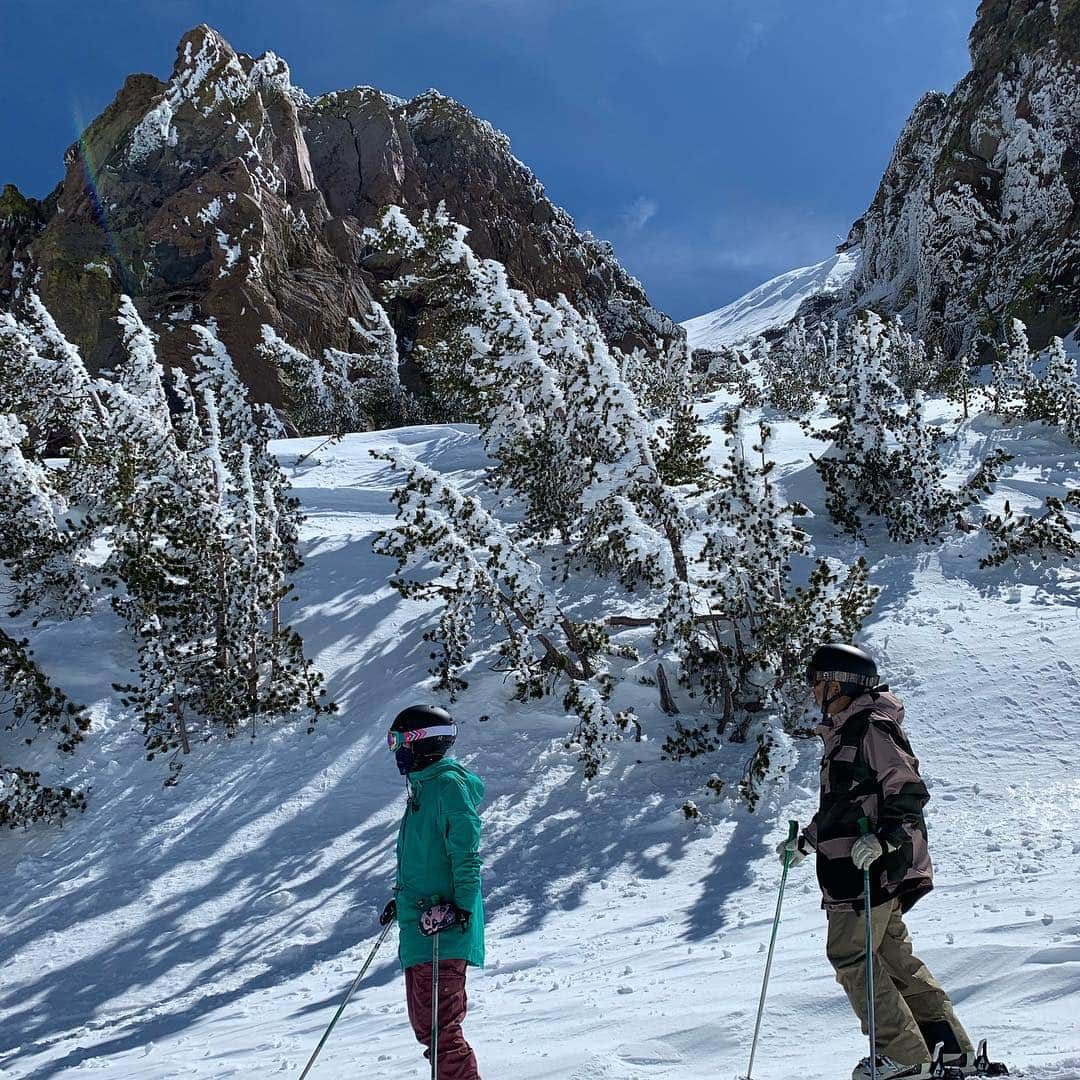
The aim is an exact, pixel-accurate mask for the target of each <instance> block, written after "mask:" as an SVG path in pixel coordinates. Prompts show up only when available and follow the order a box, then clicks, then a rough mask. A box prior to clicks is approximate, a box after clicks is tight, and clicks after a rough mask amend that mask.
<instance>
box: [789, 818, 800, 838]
mask: <svg viewBox="0 0 1080 1080" xmlns="http://www.w3.org/2000/svg"><path fill="white" fill-rule="evenodd" d="M798 835H799V823H798V822H797V821H796V820H795V819H794V818H792V819H791V820H790V821H789V822H788V823H787V838H788V839H789V840H794V839H795V837H797V836H798Z"/></svg>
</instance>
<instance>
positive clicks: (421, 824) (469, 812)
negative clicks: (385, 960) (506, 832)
mask: <svg viewBox="0 0 1080 1080" xmlns="http://www.w3.org/2000/svg"><path fill="white" fill-rule="evenodd" d="M409 785H410V787H411V788H412V794H411V797H410V799H409V802H408V805H407V806H406V807H405V815H404V817H402V819H401V827H400V828H399V829H398V839H397V882H396V884H395V886H394V892H395V895H396V899H397V920H398V927H399V929H400V931H401V932H400V935H399V937H398V958H399V959H400V961H401V966H402V967H403V968H409V967H412V966H413V965H414V964H424V963H430V962H431V947H432V941H431V938H429V937H424V935H423V934H421V933H420V925H419V921H420V913H421V912H422V911H423V910H424V909H425V908H427V907H430V906H431V905H432V904H437V903H445V902H446V901H452V902H453V903H454V904H456V905H457V906H458V907H459V908H462V909H463V910H465V911H468V912H470V913H471V915H472V918H471V920H470V922H469V928H468V930H465V931H463V930H462V929H461V928H460V927H456V926H455V927H453V928H451V929H450V930H444V931H443V932H442V933H441V934H440V935H439V958H440V959H441V960H465V961H467V962H468V963H470V964H473V965H475V966H476V967H483V964H484V907H483V901H482V899H481V896H480V815H479V814H478V813H477V807H478V806H479V805H480V801H481V799H483V797H484V782H483V781H482V780H481V779H480V777H478V776H474V775H473V774H472V773H471V772H469V770H468V769H466V768H465V766H464V765H461V764H459V763H458V762H457V761H455V760H454V759H453V758H443V759H442V760H441V761H436V762H435V763H434V764H432V765H429V766H428V767H427V768H426V769H421V770H420V771H419V772H415V773H410V774H409Z"/></svg>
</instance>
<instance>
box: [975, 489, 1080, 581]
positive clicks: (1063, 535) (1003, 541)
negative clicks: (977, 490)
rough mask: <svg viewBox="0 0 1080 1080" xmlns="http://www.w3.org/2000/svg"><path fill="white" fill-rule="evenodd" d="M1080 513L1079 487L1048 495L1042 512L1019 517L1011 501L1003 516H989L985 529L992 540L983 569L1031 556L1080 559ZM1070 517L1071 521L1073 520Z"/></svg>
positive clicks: (1033, 557) (982, 565) (986, 519)
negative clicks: (1078, 518)
mask: <svg viewBox="0 0 1080 1080" xmlns="http://www.w3.org/2000/svg"><path fill="white" fill-rule="evenodd" d="M1078 514H1080V488H1074V489H1072V490H1070V491H1067V492H1065V494H1064V495H1062V496H1057V495H1048V496H1047V497H1046V499H1045V500H1044V503H1043V509H1042V513H1040V514H1038V515H1036V514H1017V513H1016V512H1015V511H1014V510H1013V508H1012V506H1011V505H1010V504H1009V502H1008V501H1006V503H1005V507H1004V510H1003V512H1002V513H1001V514H992V515H991V514H988V515H987V516H986V517H985V518H984V519H983V528H984V529H985V530H986V534H987V536H988V537H989V538H990V541H991V547H990V551H989V553H988V554H986V555H985V556H983V558H982V559H980V560H979V566H980V568H983V569H985V568H986V567H989V566H1001V565H1002V564H1004V563H1006V562H1008V561H1009V560H1010V559H1021V558H1024V557H1030V558H1031V559H1033V560H1034V559H1038V560H1040V561H1045V560H1047V559H1049V558H1050V556H1051V555H1060V556H1061V557H1062V558H1065V559H1075V558H1076V557H1077V556H1080V538H1078V533H1077V526H1078V525H1080V522H1078V521H1077V520H1076V519H1077V516H1078ZM1070 517H1071V518H1072V520H1070Z"/></svg>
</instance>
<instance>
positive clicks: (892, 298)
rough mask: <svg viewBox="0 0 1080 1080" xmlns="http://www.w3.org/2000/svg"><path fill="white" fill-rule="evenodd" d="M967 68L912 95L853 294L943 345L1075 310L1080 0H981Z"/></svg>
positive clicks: (980, 342)
mask: <svg viewBox="0 0 1080 1080" xmlns="http://www.w3.org/2000/svg"><path fill="white" fill-rule="evenodd" d="M970 48H971V58H972V70H971V71H970V72H969V73H968V75H966V76H965V77H964V79H962V80H961V81H960V82H959V83H958V84H957V86H956V87H955V89H954V90H953V91H952V93H950V94H948V95H944V94H927V95H926V96H925V97H924V98H923V99H922V100H921V101H920V102H919V104H918V105H917V106H916V107H915V110H914V112H913V113H912V115H911V118H910V119H909V120H908V122H907V125H906V126H905V128H904V130H903V132H902V133H901V135H900V138H899V140H898V142H897V144H896V148H895V150H894V151H893V156H892V160H891V161H890V163H889V166H888V168H887V169H886V171H885V175H884V177H883V178H882V181H881V185H880V187H879V188H878V191H877V194H876V195H875V197H874V201H873V202H872V203H871V205H870V207H869V209H868V210H867V211H866V213H865V214H864V215H863V217H861V218H860V219H859V220H858V221H857V222H856V223H855V225H854V226H853V227H852V230H851V234H850V236H849V238H848V240H847V242H846V244H845V245H842V246H841V250H843V249H844V248H845V247H850V248H854V247H855V246H856V245H858V246H860V247H861V249H862V259H861V262H860V266H859V269H858V271H857V273H856V275H855V277H854V278H853V281H852V284H851V288H850V290H849V291H848V293H847V294H846V295H845V296H843V297H842V299H841V300H840V301H838V302H837V303H835V304H834V305H833V306H832V310H831V313H833V314H835V313H836V312H837V311H843V310H850V309H851V308H852V307H853V306H857V307H873V308H874V309H875V310H877V311H879V312H881V313H882V314H886V313H887V314H899V315H901V316H903V318H904V321H905V323H906V324H907V325H908V328H909V329H911V330H913V331H914V332H916V333H918V335H919V336H921V337H923V338H925V339H927V340H928V341H930V342H933V343H935V344H940V345H941V346H943V347H944V348H945V349H946V350H947V351H948V352H950V353H955V352H957V351H959V350H966V349H968V348H972V347H974V348H976V349H979V348H980V347H983V348H985V345H986V342H987V340H988V339H997V340H1000V338H1001V335H1002V332H1003V327H1004V325H1005V324H1006V321H1007V320H1009V319H1011V318H1013V317H1018V318H1021V319H1023V320H1024V321H1025V322H1026V323H1027V324H1028V328H1029V331H1030V334H1031V338H1032V343H1033V344H1038V345H1041V344H1043V343H1045V342H1046V340H1047V339H1048V338H1049V337H1050V336H1051V335H1053V334H1062V335H1065V334H1067V333H1069V332H1070V331H1071V330H1073V329H1074V328H1075V327H1076V325H1077V323H1078V322H1080V0H983V2H982V3H981V4H980V6H979V10H978V15H977V21H976V23H975V27H974V29H973V30H972V31H971V37H970Z"/></svg>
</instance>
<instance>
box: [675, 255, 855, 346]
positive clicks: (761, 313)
mask: <svg viewBox="0 0 1080 1080" xmlns="http://www.w3.org/2000/svg"><path fill="white" fill-rule="evenodd" d="M858 265H859V249H858V248H849V249H848V250H847V251H841V252H839V253H838V254H836V255H832V256H830V257H829V258H828V259H826V260H825V261H824V262H819V263H815V264H814V265H813V266H803V267H800V268H799V269H797V270H789V271H788V272H787V273H786V274H781V275H780V276H779V277H774V278H772V279H771V280H769V281H766V282H765V283H764V284H762V285H759V286H758V287H757V288H756V289H751V290H750V292H748V293H747V294H746V295H745V296H740V297H739V299H738V300H733V301H732V302H731V303H730V304H727V305H725V306H724V307H722V308H718V309H717V310H716V311H710V312H707V313H706V314H704V315H698V316H696V317H695V318H693V319H687V321H686V322H684V323H683V324H682V326H683V328H684V329H685V330H686V338H687V342H688V343H689V345H690V348H691V349H716V348H719V347H720V346H721V345H738V344H739V343H740V342H743V341H749V340H750V339H751V338H755V337H758V336H759V335H761V334H764V333H766V332H767V331H769V330H777V329H780V328H782V327H784V326H787V324H788V323H789V322H791V320H792V319H794V318H795V315H796V314H797V313H798V311H799V308H801V307H802V305H803V304H804V303H805V302H806V301H807V300H812V299H813V298H814V297H818V296H835V295H836V294H837V293H839V292H840V291H841V290H842V289H843V288H844V286H846V285H847V284H848V282H849V281H851V279H852V277H853V276H854V275H855V272H856V270H857V269H858Z"/></svg>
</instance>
